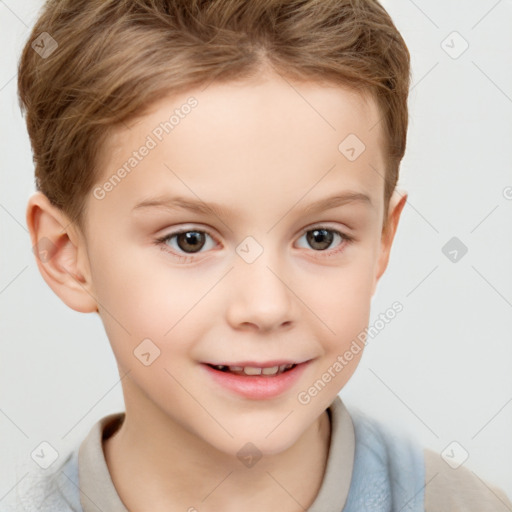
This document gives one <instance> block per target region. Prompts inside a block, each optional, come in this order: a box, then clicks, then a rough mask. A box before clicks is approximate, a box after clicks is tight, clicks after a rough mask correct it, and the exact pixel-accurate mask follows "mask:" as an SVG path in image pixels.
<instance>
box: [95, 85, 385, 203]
mask: <svg viewBox="0 0 512 512" xmlns="http://www.w3.org/2000/svg"><path fill="white" fill-rule="evenodd" d="M191 105H194V106H192V107H191ZM379 121H380V112H379V110H378V108H377V105H376V103H375V101H374V99H373V98H372V97H370V96H363V95H361V94H360V93H358V92H357V91H354V90H352V89H349V88H347V87H342V86H337V85H333V84H325V83H323V84H320V83H316V82H293V81H291V80H289V79H286V78H284V77H282V76H280V75H270V76H268V75H265V76H261V77H256V78H254V79H251V80H250V81H237V82H228V83H212V84H210V85H209V86H207V87H206V88H203V89H201V88H196V89H190V90H189V91H186V92H184V93H180V94H175V95H168V96H166V97H163V98H161V99H159V100H157V101H155V102H154V103H153V104H152V105H151V106H150V108H148V109H147V110H146V111H145V113H144V115H142V116H139V117H138V118H136V119H133V120H131V121H130V122H128V123H127V124H126V125H121V126H119V127H118V128H116V129H115V130H113V131H112V132H111V134H110V136H109V137H108V138H107V140H106V142H105V145H104V147H103V158H102V162H101V166H100V169H101V170H102V176H101V178H100V179H99V180H98V182H97V183H98V184H100V185H101V184H102V183H105V180H108V178H109V177H110V176H112V175H113V174H115V173H116V172H117V170H118V169H120V168H121V167H122V166H124V168H125V169H129V172H128V173H126V172H125V173H123V174H124V175H126V177H123V180H122V182H120V183H119V184H118V185H116V186H115V189H114V190H112V191H111V192H109V195H108V198H109V201H110V202H111V203H112V202H116V203H117V204H118V206H119V208H125V210H126V212H128V210H131V209H132V208H133V206H135V205H136V204H137V202H140V201H141V200H143V199H148V198H150V197H151V196H154V195H155V194H156V193H158V195H160V196H161V195H162V194H163V193H164V192H165V191H169V192H171V191H174V192H176V194H175V195H181V196H183V195H187V196H188V197H194V195H195V196H196V199H197V198H204V199H205V200H212V198H215V202H216V203H228V204H229V203H233V202H236V201H237V200H238V201H239V202H240V205H243V203H244V202H245V203H246V204H248V205H249V204H252V205H253V206H254V205H255V204H257V202H258V200H259V201H260V204H265V203H267V204H270V203H271V202H276V201H277V202H281V203H282V202H283V201H284V202H289V201H291V200H293V199H294V198H295V201H297V200H298V199H299V198H300V197H302V196H304V195H306V194H307V195H309V196H310V197H309V198H310V199H311V200H314V199H318V198H320V197H322V196H325V192H327V191H329V190H330V189H332V188H333V187H336V186H338V185H339V188H340V189H351V190H354V191H356V192H362V193H367V194H368V195H371V196H373V198H374V204H378V201H379V196H380V195H382V192H383V188H384V183H383V177H384V155H383V152H382V148H383V144H382V142H383V141H382V132H381V123H380V122H379ZM144 146H146V147H150V149H149V150H148V151H144V153H145V156H144V157H143V158H140V155H139V156H138V157H137V158H139V159H138V160H137V161H136V162H135V161H132V162H131V164H134V165H133V166H132V165H130V164H129V165H128V166H126V164H127V163H129V160H130V159H132V160H133V159H134V158H136V157H134V156H133V153H134V152H138V150H139V149H141V148H143V147H144ZM139 153H140V151H139ZM283 192H286V194H283ZM261 201H263V203H262V202H261Z"/></svg>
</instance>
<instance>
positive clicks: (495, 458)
mask: <svg viewBox="0 0 512 512" xmlns="http://www.w3.org/2000/svg"><path fill="white" fill-rule="evenodd" d="M382 3H383V5H384V6H385V7H386V8H387V9H388V11H389V12H390V14H391V15H392V17H393V19H394V20H395V23H396V24H397V26H398V28H399V30H400V31H401V32H402V34H403V36H404V39H405V40H406V43H407V44H408V46H409V49H410V52H411V54H412V61H413V88H412V91H411V96H410V108H411V121H410V130H409V138H408V149H407V154H406V157H405V159H404V161H403V163H402V167H401V178H400V187H401V188H405V189H406V190H407V191H408V192H409V201H408V204H407V205H406V207H405V209H404V212H403V215H402V219H401V223H400V226H399V229H398V233H397V236H396V241H395V246H394V248H393V251H392V254H391V261H390V265H389V267H388V270H387V272H386V274H385V275H384V276H383V278H382V280H381V282H380V284H379V288H378V290H377V293H376V295H375V297H374V300H373V304H372V319H371V323H372V322H373V321H374V319H376V318H377V317H378V315H379V313H381V312H384V311H386V310H387V309H388V308H389V307H390V305H391V304H392V303H393V302H394V301H395V300H399V301H400V302H401V303H402V304H403V306H404V310H403V311H402V312H401V313H400V314H399V315H397V317H396V319H395V320H393V321H392V322H391V323H390V324H388V325H387V326H386V327H385V329H383V330H382V331H381V332H380V333H379V334H378V336H376V337H375V338H374V339H371V340H370V342H369V344H368V346H367V348H366V351H365V354H364V357H363V359H362V362H361V364H360V367H359V368H358V370H357V371H356V374H355V375H354V377H353V378H352V379H351V381H350V382H349V383H348V384H347V386H346V387H345V388H344V389H343V390H342V392H341V396H342V398H343V399H344V400H345V401H346V403H347V404H348V405H349V406H355V407H358V408H359V409H361V410H363V411H365V412H367V413H368V414H371V415H372V416H374V417H376V418H378V419H380V420H382V421H385V422H387V423H389V424H391V425H395V426H396V427H397V428H398V427H399V428H402V429H405V430H407V431H408V432H409V433H411V434H412V435H414V436H416V437H417V438H418V440H419V441H420V442H421V443H422V444H423V445H424V446H427V447H430V448H431V449H433V450H436V451H438V452H439V453H442V452H443V450H445V448H446V447H447V446H449V445H450V443H452V442H453V441H456V442H457V443H458V444H457V445H455V450H454V452H453V453H454V454H455V456H456V457H459V456H460V455H461V454H462V453H464V452H463V451H462V450H465V451H466V452H467V453H468V455H469V458H468V459H467V460H466V461H465V462H464V466H466V467H468V468H469V469H470V470H473V471H475V472H476V473H477V474H478V475H479V476H480V477H481V478H483V479H486V480H488V481H489V482H492V483H493V484H496V485H498V486H500V487H502V488H503V489H504V490H505V492H507V494H508V495H509V497H511V498H512V435H511V433H512V372H511V371H510V367H511V361H512V343H511V341H512V339H511V337H512V336H511V328H512V314H511V313H512V271H511V270H510V265H511V262H512V236H511V233H512V171H511V168H512V138H511V135H512V126H511V125H512V65H511V57H510V56H511V55H512V31H511V30H510V27H511V26H512V25H511V23H512V1H511V0H501V1H496V0H478V1H477V0H472V1H467V0H466V1H462V0H457V1H455V0H451V1H446V0H416V1H412V0H385V1H383V2H382ZM41 5H42V2H41V1H35V0H25V1H22V2H20V1H15V0H4V1H0V29H1V30H0V38H1V47H0V52H1V62H2V68H1V71H0V109H1V110H0V112H1V123H0V145H1V146H0V148H1V159H0V165H1V187H0V236H1V242H2V243H1V250H0V311H1V315H2V316H1V322H0V329H1V332H0V343H1V346H0V365H1V366H0V453H1V456H0V461H1V462H0V463H1V468H0V469H1V473H0V499H1V498H2V497H3V496H4V495H5V494H7V493H8V492H9V491H10V490H11V489H12V488H13V487H14V486H15V485H16V483H17V482H18V481H19V480H20V479H21V478H22V477H23V476H24V475H25V474H26V473H27V472H28V471H31V470H32V469H33V468H34V467H35V463H34V462H33V460H32V459H31V457H30V454H31V452H32V451H33V450H34V449H35V448H36V447H37V446H38V445H39V444H40V443H41V442H42V441H47V442H49V443H50V444H51V445H52V446H54V447H55V448H56V450H57V451H58V452H59V453H60V454H61V455H64V454H65V453H67V451H68V450H70V449H71V448H73V447H74V446H75V445H76V443H78V442H80V441H81V440H82V439H83V438H84V436H85V435H86V434H87V433H88V431H89V429H90V427H91V426H92V424H93V423H95V422H96V421H97V420H99V419H100V418H101V417H103V416H105V415H106V414H109V413H111V412H116V411H121V410H123V409H124V405H123V398H122V390H121V386H120V383H119V376H118V373H117V368H116V365H115V359H114V356H113V354H112V352H111V349H110V346H109V343H108V339H107V338H106V335H105V332H104V330H103V326H102V324H101V321H100V319H99V317H98V316H97V315H85V314H81V313H78V312H75V311H73V310H71V309H69V308H68V307H67V306H65V305H64V304H63V303H62V302H61V301H60V299H59V298H58V297H57V296H56V295H54V293H53V292H52V291H51V289H50V288H49V287H48V286H47V285H46V283H45V282H44V280H43V279H42V277H41V276H40V274H39V271H38V269H37V266H36V263H35V258H34V255H33V253H32V250H31V245H30V239H29V236H28V232H27V228H26V223H25V208H26V202H27V200H28V197H29V196H30V195H31V193H32V192H33V191H34V190H35V188H34V184H33V165H32V155H31V149H30V145H29V141H28V136H27V133H26V128H25V124H24V120H23V118H22V117H21V114H20V111H19V108H18V105H17V99H16V64H17V60H18V57H19V53H20V51H21V47H22V45H23V44H24V42H25V40H26V38H27V37H28V34H29V30H30V28H31V27H32V25H33V23H34V21H35V17H36V14H37V9H38V8H39V7H40V6H41ZM454 31H457V32H458V33H459V34H460V37H459V36H457V35H455V36H454V35H453V34H452V33H453V32H454ZM462 38H463V39H462ZM464 40H465V41H466V42H467V44H469V47H468V49H467V50H466V51H465V52H464V53H462V54H461V55H458V54H459V53H460V51H461V50H462V49H463V48H464V46H463V45H464ZM443 41H445V42H444V43H443ZM450 54H451V55H450ZM454 57H457V58H454ZM507 187H508V188H507ZM452 237H457V238H458V239H459V240H460V241H461V242H463V243H464V244H465V245H466V246H467V248H468V252H467V254H465V255H464V256H463V257H462V258H460V259H459V261H457V262H452V261H450V259H448V258H447V256H445V254H444V253H443V252H442V248H443V246H444V245H445V244H446V243H447V242H448V241H449V240H450V239H451V238H452ZM453 446H454V445H452V447H453ZM0 508H1V501H0Z"/></svg>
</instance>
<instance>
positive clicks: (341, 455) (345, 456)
mask: <svg viewBox="0 0 512 512" xmlns="http://www.w3.org/2000/svg"><path fill="white" fill-rule="evenodd" d="M327 410H328V412H329V416H330V419H331V440H330V445H329V455H328V458H327V466H326V469H325V474H324V478H323V481H322V485H321V487H320V490H319V492H318V494H317V496H316V498H315V501H314V502H313V503H312V505H311V506H310V508H309V509H308V512H325V511H326V510H342V509H343V507H344V505H345V502H346V500H347V496H348V491H349V488H350V481H351V478H352V468H353V465H354V450H355V437H354V427H353V424H352V420H351V419H350V415H349V413H348V411H347V409H346V408H345V405H344V404H343V402H342V401H341V399H340V397H339V396H337V397H336V398H335V400H334V401H333V402H332V404H331V406H330V407H329V408H328V409H327ZM124 415H125V413H124V412H119V413H114V414H110V415H108V416H105V417H103V418H102V419H101V420H99V421H98V422H96V423H95V424H94V425H93V427H92V428H91V430H90V432H89V434H88V435H87V437H86V438H85V439H84V440H83V441H82V443H81V445H80V449H79V453H78V477H79V482H80V490H81V493H80V502H81V504H82V508H83V510H84V512H98V510H108V511H109V512H128V509H127V508H126V507H125V505H124V504H123V502H122V501H121V498H120V497H119V495H118V494H117V491H116V488H115V487H114V484H113V482H112V479H111V478H110V473H109V471H108V466H107V463H106V461H105V454H104V453H103V445H102V439H103V438H106V437H109V436H110V435H112V434H113V433H114V432H115V431H116V430H117V428H118V427H119V425H120V424H121V421H122V420H124Z"/></svg>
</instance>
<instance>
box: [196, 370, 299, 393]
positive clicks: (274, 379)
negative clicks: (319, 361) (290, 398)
mask: <svg viewBox="0 0 512 512" xmlns="http://www.w3.org/2000/svg"><path fill="white" fill-rule="evenodd" d="M308 364H309V361H306V362H304V363H300V364H298V365H297V366H295V368H292V369H291V370H288V371H287V372H283V373H281V374H279V375H265V376H263V375H245V376H244V375H236V374H234V373H229V372H222V371H220V370H214V369H213V368H212V367H211V366H208V365H207V364H204V363H203V364H201V366H202V367H203V368H205V369H206V371H207V372H208V373H209V374H210V375H211V377H212V379H213V380H214V381H215V382H217V383H219V384H220V385H221V386H223V387H224V388H227V389H229V390H230V391H233V392H234V393H236V394H238V395H241V396H243V397H245V398H250V399H252V400H266V399H269V398H274V397H276V396H279V395H281V394H282V393H284V392H285V391H287V390H289V389H290V388H291V387H292V386H293V385H294V384H295V383H296V382H297V381H298V380H299V379H300V377H301V375H302V374H303V373H304V370H305V369H306V366H307V365H308Z"/></svg>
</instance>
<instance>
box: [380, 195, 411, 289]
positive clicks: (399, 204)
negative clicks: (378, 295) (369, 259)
mask: <svg viewBox="0 0 512 512" xmlns="http://www.w3.org/2000/svg"><path fill="white" fill-rule="evenodd" d="M406 202H407V191H405V190H403V191H399V190H398V189H396V188H395V190H394V191H393V194H392V196H391V198H390V200H389V208H388V212H387V215H388V222H387V225H386V227H385V228H384V229H383V230H382V237H381V250H380V255H379V260H378V262H377V272H376V274H375V280H374V283H373V291H372V296H373V295H374V294H375V290H376V288H377V283H378V282H379V280H380V278H381V276H382V274H384V271H385V270H386V268H387V266H388V261H389V255H390V253H391V245H392V244H393V239H394V238H395V233H396V229H397V227H398V221H399V220H400V215H401V213H402V210H403V208H404V206H405V203H406Z"/></svg>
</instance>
